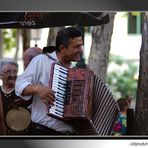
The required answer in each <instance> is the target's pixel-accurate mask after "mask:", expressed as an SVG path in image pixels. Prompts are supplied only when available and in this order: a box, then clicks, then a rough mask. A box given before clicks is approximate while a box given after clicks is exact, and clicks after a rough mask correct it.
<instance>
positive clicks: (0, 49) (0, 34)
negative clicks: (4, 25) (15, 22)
mask: <svg viewBox="0 0 148 148" xmlns="http://www.w3.org/2000/svg"><path fill="white" fill-rule="evenodd" d="M3 41H4V40H3V32H2V29H0V58H3V44H4V43H3Z"/></svg>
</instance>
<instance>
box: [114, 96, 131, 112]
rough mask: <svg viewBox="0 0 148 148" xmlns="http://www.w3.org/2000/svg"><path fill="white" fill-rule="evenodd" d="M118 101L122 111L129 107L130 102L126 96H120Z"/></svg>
mask: <svg viewBox="0 0 148 148" xmlns="http://www.w3.org/2000/svg"><path fill="white" fill-rule="evenodd" d="M117 103H118V105H119V108H120V111H121V112H123V111H124V110H125V109H126V108H128V102H127V99H125V98H119V99H118V100H117Z"/></svg>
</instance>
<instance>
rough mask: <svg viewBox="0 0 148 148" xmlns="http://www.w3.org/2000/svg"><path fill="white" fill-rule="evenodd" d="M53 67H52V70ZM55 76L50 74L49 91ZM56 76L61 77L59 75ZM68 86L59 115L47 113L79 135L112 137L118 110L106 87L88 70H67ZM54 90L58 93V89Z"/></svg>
mask: <svg viewBox="0 0 148 148" xmlns="http://www.w3.org/2000/svg"><path fill="white" fill-rule="evenodd" d="M55 65H56V64H55V63H54V64H53V69H54V67H55ZM54 72H55V70H53V73H52V78H53V79H52V81H50V86H51V87H52V84H53V83H54V84H55V82H53V81H54V76H55V77H57V74H54ZM56 73H57V70H56ZM58 75H59V77H61V75H60V74H59V72H58ZM64 77H65V76H64ZM57 79H58V80H59V78H55V80H56V83H57ZM60 79H61V78H60ZM63 79H65V78H63ZM62 81H63V80H62ZM67 82H68V87H66V88H65V93H64V96H65V94H66V97H63V99H65V100H64V101H63V102H64V103H63V107H62V108H63V110H62V114H61V113H60V115H58V114H56V113H57V112H56V111H55V112H54V111H52V112H51V111H50V110H53V109H49V113H48V114H49V115H50V116H54V117H57V118H58V119H61V120H64V121H65V122H68V123H69V124H71V125H73V126H74V128H75V129H76V131H77V133H78V134H79V135H111V131H112V129H113V126H114V123H115V120H116V118H117V115H118V112H119V108H118V105H117V102H116V101H115V99H114V96H113V95H112V92H111V91H110V89H109V88H108V87H107V85H106V84H105V83H104V82H103V81H102V80H101V79H100V78H99V77H97V76H96V75H94V73H93V72H92V71H91V70H90V69H76V68H72V69H69V70H68V72H67ZM63 83H64V82H63ZM63 85H64V84H63ZM60 86H61V84H60ZM57 87H58V86H57ZM52 88H53V87H52ZM54 88H55V86H54ZM56 90H57V93H58V88H56ZM67 94H68V95H67ZM61 98H62V97H61ZM61 98H60V99H61ZM55 106H56V105H55ZM57 106H59V105H57ZM53 108H54V109H55V108H56V107H53ZM60 108H61V106H60ZM56 109H57V108H56ZM56 109H55V110H56ZM57 110H59V109H57ZM60 110H61V109H60Z"/></svg>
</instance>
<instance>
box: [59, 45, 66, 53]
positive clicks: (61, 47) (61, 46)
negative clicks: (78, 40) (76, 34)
mask: <svg viewBox="0 0 148 148" xmlns="http://www.w3.org/2000/svg"><path fill="white" fill-rule="evenodd" d="M64 49H65V46H64V45H63V44H61V45H60V52H62V51H64Z"/></svg>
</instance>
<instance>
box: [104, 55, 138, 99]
mask: <svg viewBox="0 0 148 148" xmlns="http://www.w3.org/2000/svg"><path fill="white" fill-rule="evenodd" d="M109 68H110V70H109ZM109 68H108V72H107V84H108V85H109V87H110V88H111V90H112V91H113V94H114V95H115V96H116V97H117V98H119V97H125V96H127V95H130V96H133V97H134V98H136V90H137V79H136V78H135V76H136V74H137V72H138V67H137V64H136V63H135V62H134V61H130V60H126V59H124V58H123V57H120V56H115V55H111V57H110V59H109Z"/></svg>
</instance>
